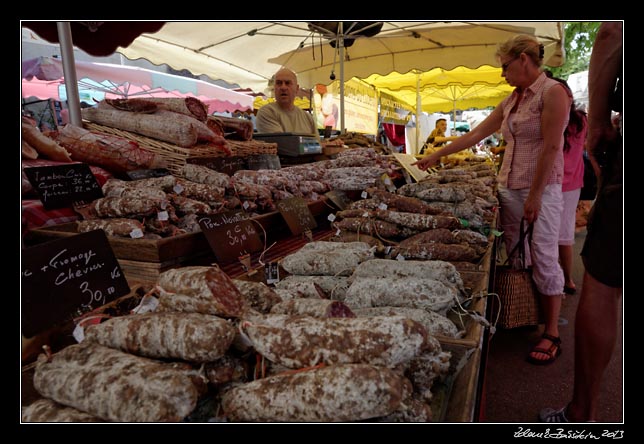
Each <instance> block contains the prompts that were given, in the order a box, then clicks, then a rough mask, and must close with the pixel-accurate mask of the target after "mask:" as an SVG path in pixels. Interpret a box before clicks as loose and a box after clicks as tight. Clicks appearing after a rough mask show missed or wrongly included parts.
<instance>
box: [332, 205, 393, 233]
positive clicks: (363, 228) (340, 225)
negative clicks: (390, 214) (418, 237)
mask: <svg viewBox="0 0 644 444" xmlns="http://www.w3.org/2000/svg"><path fill="white" fill-rule="evenodd" d="M374 211H375V210H374ZM333 227H334V228H337V229H338V230H341V231H344V230H346V231H354V232H357V233H366V234H368V235H370V236H378V237H384V238H392V237H397V236H400V234H401V230H400V228H398V226H397V225H396V223H390V222H385V221H384V220H377V219H372V218H364V217H347V218H345V219H342V220H341V221H339V222H337V221H336V222H333Z"/></svg>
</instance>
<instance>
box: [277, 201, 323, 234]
mask: <svg viewBox="0 0 644 444" xmlns="http://www.w3.org/2000/svg"><path fill="white" fill-rule="evenodd" d="M277 210H278V211H279V212H280V214H281V215H282V217H283V218H284V220H285V221H286V224H287V225H288V228H289V229H290V230H291V233H293V234H296V235H297V234H301V233H303V232H305V231H307V230H312V229H314V228H315V227H317V226H318V224H317V222H315V218H314V217H313V214H311V210H310V209H309V206H308V205H307V203H306V201H305V200H304V199H302V198H301V197H291V198H288V199H284V200H280V201H279V202H277Z"/></svg>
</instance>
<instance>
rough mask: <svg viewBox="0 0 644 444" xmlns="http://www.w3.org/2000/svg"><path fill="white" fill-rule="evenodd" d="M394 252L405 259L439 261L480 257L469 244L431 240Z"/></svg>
mask: <svg viewBox="0 0 644 444" xmlns="http://www.w3.org/2000/svg"><path fill="white" fill-rule="evenodd" d="M395 251H396V252H395V253H394V254H396V255H400V256H402V257H404V258H405V259H426V260H439V261H466V262H471V261H473V260H476V259H478V258H479V257H480V255H479V254H477V252H476V251H475V250H474V249H473V248H472V247H470V246H469V245H467V244H441V243H438V242H429V243H425V244H414V245H411V246H409V247H407V248H398V249H396V250H395Z"/></svg>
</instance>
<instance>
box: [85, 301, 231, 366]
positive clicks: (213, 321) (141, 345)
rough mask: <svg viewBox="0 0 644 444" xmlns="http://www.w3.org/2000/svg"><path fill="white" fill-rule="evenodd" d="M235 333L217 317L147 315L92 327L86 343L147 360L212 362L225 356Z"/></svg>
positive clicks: (119, 319)
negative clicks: (170, 359) (94, 343)
mask: <svg viewBox="0 0 644 444" xmlns="http://www.w3.org/2000/svg"><path fill="white" fill-rule="evenodd" d="M235 334H236V331H235V328H234V327H233V326H232V325H231V324H230V323H229V322H227V321H226V320H225V319H222V318H219V317H217V316H211V315H204V314H200V313H145V314H140V315H139V314H137V315H128V316H119V317H115V318H111V319H108V320H106V321H104V322H101V323H100V324H95V325H91V326H89V327H88V328H87V330H86V331H85V340H86V341H90V342H96V343H98V344H101V345H104V346H106V347H112V348H116V349H119V350H122V351H124V352H128V353H132V354H135V355H139V356H145V357H148V358H174V359H183V360H185V361H191V362H210V361H214V360H215V359H218V358H220V357H222V356H223V355H224V353H226V351H227V350H228V348H229V347H230V344H231V343H232V342H233V339H235Z"/></svg>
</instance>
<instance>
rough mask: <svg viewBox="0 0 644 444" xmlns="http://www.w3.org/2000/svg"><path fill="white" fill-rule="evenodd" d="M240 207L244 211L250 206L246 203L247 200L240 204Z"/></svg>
mask: <svg viewBox="0 0 644 444" xmlns="http://www.w3.org/2000/svg"><path fill="white" fill-rule="evenodd" d="M242 207H243V208H244V210H247V209H248V207H250V204H249V203H248V201H247V200H245V201H244V203H243V204H242Z"/></svg>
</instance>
